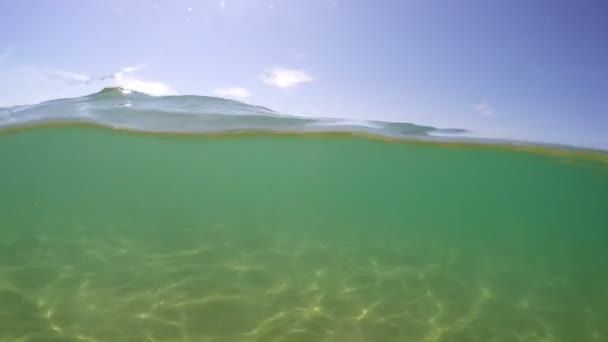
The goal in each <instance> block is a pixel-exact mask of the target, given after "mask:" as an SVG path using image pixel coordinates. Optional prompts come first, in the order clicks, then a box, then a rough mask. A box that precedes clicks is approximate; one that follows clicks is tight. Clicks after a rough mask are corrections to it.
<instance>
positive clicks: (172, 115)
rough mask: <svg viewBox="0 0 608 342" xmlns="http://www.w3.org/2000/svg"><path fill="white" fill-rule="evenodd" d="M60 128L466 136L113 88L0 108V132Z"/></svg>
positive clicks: (452, 131)
mask: <svg viewBox="0 0 608 342" xmlns="http://www.w3.org/2000/svg"><path fill="white" fill-rule="evenodd" d="M62 122H65V123H73V122H75V123H91V124H97V125H102V126H107V127H111V128H116V129H125V130H135V131H144V132H159V133H162V132H166V133H197V132H200V133H222V132H233V131H277V132H353V133H366V134H372V135H379V136H384V137H392V138H399V137H404V138H405V137H407V138H416V137H419V138H424V137H426V138H432V137H434V135H433V134H442V136H443V135H444V134H447V135H454V134H459V133H466V132H467V131H466V130H464V129H440V128H436V127H431V126H421V125H415V124H412V123H402V122H387V121H368V120H353V119H339V118H311V117H302V116H295V115H289V114H285V113H279V112H275V111H273V110H271V109H269V108H266V107H262V106H256V105H250V104H246V103H243V102H239V101H235V100H229V99H224V98H218V97H211V96H192V95H181V96H149V95H146V94H143V93H139V92H136V91H132V90H129V89H124V88H117V87H113V88H104V89H103V90H101V91H99V92H97V93H94V94H91V95H87V96H82V97H78V98H66V99H58V100H51V101H46V102H42V103H39V104H35V105H25V106H14V107H5V108H0V129H3V128H13V127H21V126H29V125H36V124H45V123H62Z"/></svg>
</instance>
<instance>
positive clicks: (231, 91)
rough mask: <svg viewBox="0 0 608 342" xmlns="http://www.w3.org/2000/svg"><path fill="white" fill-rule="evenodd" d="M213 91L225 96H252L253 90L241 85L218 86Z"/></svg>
mask: <svg viewBox="0 0 608 342" xmlns="http://www.w3.org/2000/svg"><path fill="white" fill-rule="evenodd" d="M213 93H214V94H216V95H219V96H223V97H235V98H246V97H249V96H251V92H250V91H249V90H247V89H245V88H240V87H230V88H217V89H214V90H213Z"/></svg>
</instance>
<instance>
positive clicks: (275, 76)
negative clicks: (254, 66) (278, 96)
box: [260, 67, 314, 89]
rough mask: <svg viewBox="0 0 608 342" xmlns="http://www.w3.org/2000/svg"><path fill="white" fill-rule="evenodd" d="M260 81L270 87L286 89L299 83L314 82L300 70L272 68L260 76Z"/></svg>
mask: <svg viewBox="0 0 608 342" xmlns="http://www.w3.org/2000/svg"><path fill="white" fill-rule="evenodd" d="M260 80H262V82H264V83H266V84H270V85H272V86H275V87H278V88H282V89H287V88H293V87H295V86H297V85H299V84H301V83H307V82H312V81H314V78H313V77H312V76H311V75H309V74H308V73H306V72H305V71H302V70H296V69H287V68H282V67H274V68H272V69H270V70H269V71H267V72H266V73H264V74H263V75H261V76H260Z"/></svg>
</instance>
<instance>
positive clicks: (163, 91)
mask: <svg viewBox="0 0 608 342" xmlns="http://www.w3.org/2000/svg"><path fill="white" fill-rule="evenodd" d="M144 67H145V65H143V64H138V65H134V66H127V67H124V68H122V69H121V70H120V71H118V72H115V73H113V74H107V75H101V76H95V77H91V76H89V75H86V74H81V73H76V72H71V71H60V70H47V71H46V73H47V74H48V75H49V76H51V77H52V78H55V79H59V80H62V81H64V82H66V83H68V84H72V85H74V84H77V85H85V84H91V83H94V82H108V81H109V82H110V84H111V85H112V86H116V87H121V88H125V89H130V90H134V91H138V92H141V93H146V94H148V95H154V96H163V95H177V91H175V89H173V88H171V87H170V86H169V85H167V84H166V83H163V82H159V81H145V80H142V79H140V78H137V77H134V76H131V75H129V74H131V73H133V72H135V71H137V70H141V69H142V68H144ZM106 84H107V83H106Z"/></svg>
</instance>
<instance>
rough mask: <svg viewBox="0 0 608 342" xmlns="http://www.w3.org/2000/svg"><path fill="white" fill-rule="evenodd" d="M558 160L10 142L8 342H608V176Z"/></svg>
mask: <svg viewBox="0 0 608 342" xmlns="http://www.w3.org/2000/svg"><path fill="white" fill-rule="evenodd" d="M446 147H451V148H446ZM541 152H542V151H517V150H513V149H510V148H508V147H496V148H493V147H488V146H478V147H475V146H459V145H448V146H444V145H441V144H434V143H425V144H421V143H398V144H391V143H387V142H384V141H380V140H370V139H365V138H361V137H345V136H340V137H337V136H332V135H331V134H327V135H314V136H306V135H304V134H301V135H290V136H288V135H283V136H278V135H271V134H259V135H255V134H251V135H243V136H238V137H232V138H230V139H228V138H222V137H219V136H217V137H215V138H206V139H199V138H197V137H194V136H188V137H178V136H175V137H166V136H164V137H163V136H155V135H130V134H124V133H117V132H113V131H111V130H108V129H95V128H84V127H52V128H47V129H28V130H22V131H20V132H15V133H13V134H8V135H2V136H0V155H1V156H2V162H1V163H0V189H1V191H0V217H1V221H0V341H326V342H329V341H340V342H341V341H345V342H346V341H348V342H359V341H383V342H384V341H425V342H430V341H445V342H452V341H483V342H486V341H605V340H606V339H608V328H607V327H608V275H607V273H606V271H605V270H606V269H608V265H607V263H608V255H607V253H608V252H607V250H606V248H605V246H606V243H607V242H608V229H606V228H607V227H608V164H607V163H606V162H605V159H602V158H604V157H598V158H587V157H586V156H584V155H583V156H581V155H577V154H576V153H574V152H571V153H570V152H569V153H561V152H559V153H558V152H555V153H550V154H546V153H541Z"/></svg>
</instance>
